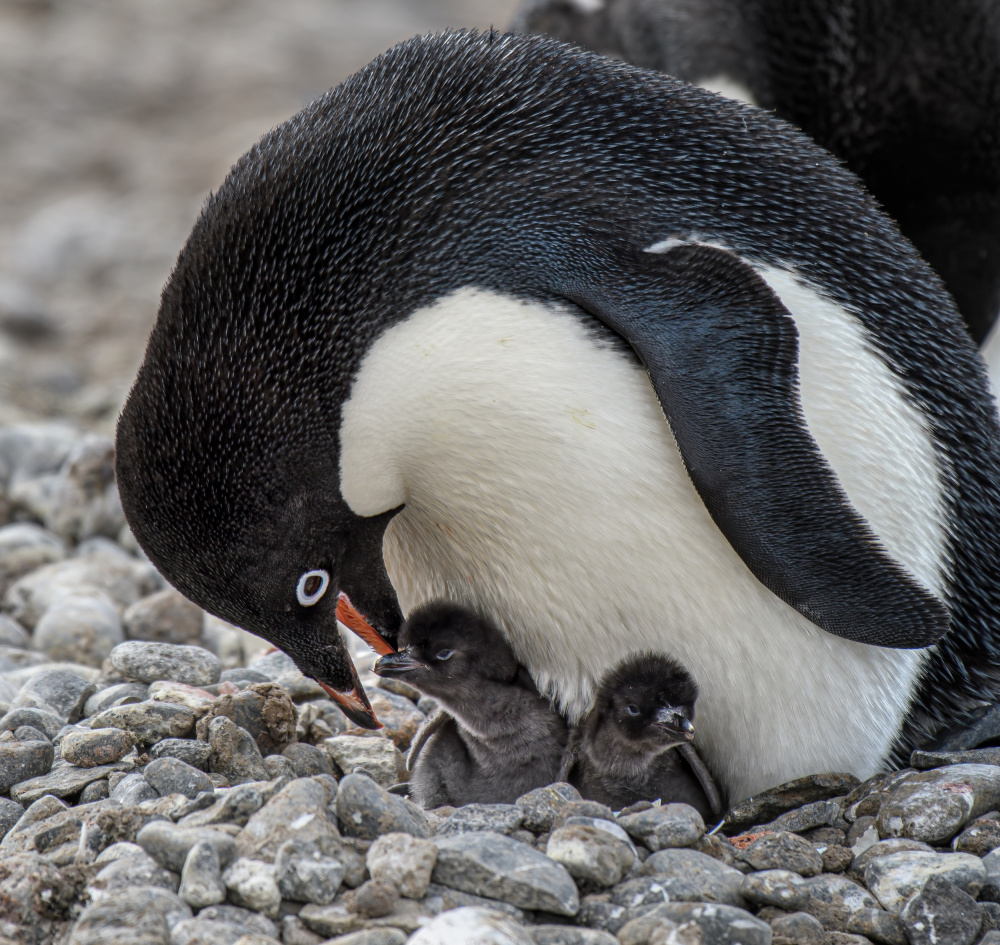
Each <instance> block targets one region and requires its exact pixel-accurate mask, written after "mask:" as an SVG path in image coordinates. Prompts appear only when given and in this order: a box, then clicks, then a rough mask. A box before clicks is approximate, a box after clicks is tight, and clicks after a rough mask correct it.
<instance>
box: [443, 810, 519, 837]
mask: <svg viewBox="0 0 1000 945" xmlns="http://www.w3.org/2000/svg"><path fill="white" fill-rule="evenodd" d="M523 821H524V812H523V811H522V810H521V808H520V807H518V806H517V805H516V804H465V805H463V806H462V807H459V808H458V809H457V810H456V811H455V813H454V814H452V815H451V816H450V817H449V818H448V819H447V820H446V821H444V823H442V824H440V825H439V826H438V828H437V830H436V831H435V835H436V836H438V837H451V836H454V835H455V834H459V833H472V832H473V831H480V830H492V831H493V832H494V833H502V834H508V835H509V834H511V833H513V832H514V831H515V830H517V829H518V827H520V826H521V824H522V823H523Z"/></svg>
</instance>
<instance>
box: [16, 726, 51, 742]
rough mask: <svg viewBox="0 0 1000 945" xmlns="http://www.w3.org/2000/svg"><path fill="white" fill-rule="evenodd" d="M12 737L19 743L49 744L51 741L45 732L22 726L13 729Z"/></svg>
mask: <svg viewBox="0 0 1000 945" xmlns="http://www.w3.org/2000/svg"><path fill="white" fill-rule="evenodd" d="M14 737H15V738H16V739H17V740H18V741H19V742H49V741H52V739H51V738H49V736H48V735H46V734H45V732H43V731H41V730H40V729H37V728H35V727H34V726H33V725H22V726H21V727H20V728H16V729H14Z"/></svg>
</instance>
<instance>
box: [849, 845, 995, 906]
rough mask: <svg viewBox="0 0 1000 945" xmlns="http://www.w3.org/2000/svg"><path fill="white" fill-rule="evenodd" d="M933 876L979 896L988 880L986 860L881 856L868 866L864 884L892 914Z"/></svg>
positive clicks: (959, 856)
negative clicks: (940, 877) (984, 863)
mask: <svg viewBox="0 0 1000 945" xmlns="http://www.w3.org/2000/svg"><path fill="white" fill-rule="evenodd" d="M931 876H942V877H944V878H945V879H947V880H948V881H949V882H951V883H954V884H955V885H956V886H958V887H959V889H962V890H964V891H965V892H967V893H969V894H970V895H971V896H976V895H978V894H979V890H980V889H982V887H983V886H984V885H985V884H986V878H987V874H986V867H985V866H984V865H983V861H982V860H981V859H980V858H979V857H978V856H972V854H970V853H925V852H923V851H919V850H918V851H915V852H910V851H905V852H902V853H891V854H889V855H888V856H883V857H879V858H878V859H877V860H872V861H871V862H870V863H869V864H868V866H867V867H865V883H866V884H867V886H868V888H869V889H870V890H871V891H872V893H873V894H874V895H875V897H876V898H877V899H878V901H879V902H880V903H881V904H882V907H883V908H884V909H885V910H886V911H887V912H891V913H892V914H893V915H898V914H899V912H900V910H901V909H902V908H903V906H904V905H905V904H906V901H907V900H908V899H909V898H910V896H912V895H913V894H914V893H915V892H917V890H919V889H920V888H921V887H922V886H923V885H924V883H925V882H927V880H929V879H930V877H931Z"/></svg>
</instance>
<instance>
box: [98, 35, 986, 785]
mask: <svg viewBox="0 0 1000 945" xmlns="http://www.w3.org/2000/svg"><path fill="white" fill-rule="evenodd" d="M998 434H1000V429H998V425H997V418H996V415H995V412H994V408H993V403H992V401H991V399H990V396H989V393H988V390H987V384H986V378H985V374H984V369H983V366H982V363H981V361H980V360H979V359H978V356H977V355H976V352H975V350H974V348H973V345H972V343H971V341H970V339H969V337H968V335H967V334H966V332H965V331H964V329H963V328H962V325H961V322H960V320H959V318H958V314H957V312H956V310H955V307H954V304H953V303H952V301H951V300H950V298H949V297H948V295H947V293H946V292H945V291H944V289H943V287H942V285H941V283H940V281H939V280H938V278H937V277H936V276H935V275H934V273H933V272H932V271H931V270H930V269H929V268H928V267H927V265H926V264H925V263H924V262H923V261H922V260H921V258H920V257H919V256H918V254H917V253H916V252H915V251H914V249H913V248H912V246H910V244H909V243H908V242H906V241H905V240H904V239H902V238H901V237H900V236H899V233H898V232H897V230H896V229H895V227H894V226H893V225H892V223H891V222H890V221H889V220H888V219H887V218H886V217H885V216H883V215H882V214H881V213H880V212H879V211H878V209H877V208H876V207H875V205H874V204H873V202H872V201H871V199H870V198H868V197H867V196H866V195H865V193H864V192H863V190H862V189H861V188H860V187H859V186H858V183H857V181H856V179H855V178H854V177H853V176H852V175H851V174H850V173H848V172H847V171H845V170H843V169H842V168H841V167H840V166H839V165H838V164H837V163H836V162H835V161H834V160H833V159H832V158H830V156H829V155H828V154H827V153H826V152H825V151H823V150H821V149H820V148H818V147H817V146H816V145H814V144H813V143H812V142H811V141H810V140H809V139H807V138H806V137H805V136H804V135H802V134H801V133H800V132H798V131H796V130H795V129H793V128H791V127H790V126H789V125H787V124H785V123H784V122H782V121H780V120H779V119H776V118H774V117H773V116H771V115H769V114H768V113H766V112H763V111H760V110H755V109H750V108H747V107H745V106H741V105H739V104H737V103H734V102H730V101H727V100H725V99H722V98H720V97H719V96H717V95H713V94H711V93H708V92H705V91H702V90H699V89H696V88H691V87H690V86H688V85H686V84H684V83H682V82H680V81H679V80H676V79H673V78H670V77H668V76H664V75H660V74H656V73H651V72H646V71H643V70H641V69H637V68H636V67H634V66H630V65H627V64H624V63H620V62H613V61H609V60H606V59H602V58H600V57H598V56H595V55H593V54H590V53H586V52H583V51H579V50H575V49H572V48H570V47H567V46H564V45H562V44H559V43H557V42H554V41H552V40H548V39H545V38H542V37H519V36H498V35H497V34H495V33H494V34H480V33H475V32H451V33H444V34H440V35H431V36H426V37H422V38H417V39H413V40H410V41H408V42H406V43H403V44H402V45H400V46H397V47H396V48H394V49H392V50H391V51H389V52H388V53H385V54H384V55H382V56H380V57H379V58H378V59H376V60H375V61H374V62H372V63H371V64H370V65H369V66H367V67H366V68H364V69H362V70H361V71H360V72H359V73H357V74H356V75H355V76H353V77H352V78H350V79H348V80H347V81H345V82H344V83H343V84H342V85H340V86H339V87H337V88H335V89H333V90H332V91H330V92H329V93H327V94H326V95H324V96H323V97H321V98H320V99H318V100H317V101H316V102H314V103H313V104H312V105H309V106H308V107H307V108H305V109H304V110H303V111H302V112H300V113H299V114H298V115H296V116H295V117H294V118H292V119H290V120H289V121H288V122H286V123H285V124H283V125H281V126H279V127H277V128H276V129H274V130H273V131H271V132H270V133H269V134H267V135H266V136H265V137H264V138H263V139H262V140H261V141H260V142H259V143H258V144H257V145H256V146H255V147H254V148H252V149H251V150H250V151H249V152H248V153H247V154H246V155H245V156H244V157H243V158H241V159H240V161H239V162H238V163H237V164H236V166H235V167H234V168H233V170H232V172H231V173H230V175H229V177H228V178H227V179H226V180H225V181H224V182H223V184H222V185H221V187H220V188H219V190H218V191H217V192H216V193H215V195H214V196H213V197H211V198H210V200H209V201H208V203H207V204H206V206H205V208H204V210H203V212H202V214H201V216H200V218H199V220H198V222H197V223H196V224H195V227H194V230H193V232H192V233H191V236H190V237H189V239H188V242H187V244H186V246H185V247H184V249H183V250H182V251H181V253H180V256H179V257H178V260H177V264H176V266H175V268H174V271H173V273H172V275H171V277H170V280H169V282H168V283H167V285H166V287H165V289H164V293H163V300H162V305H161V309H160V313H159V317H158V320H157V323H156V326H155V328H154V329H153V333H152V335H151V337H150V340H149V345H148V348H147V351H146V356H145V361H144V363H143V365H142V367H141V369H140V371H139V375H138V377H137V379H136V381H135V385H134V387H133V389H132V392H131V394H130V396H129V399H128V402H127V404H126V407H125V410H124V412H123V414H122V417H121V419H120V422H119V427H118V440H117V444H118V451H117V464H118V476H119V487H120V491H121V496H122V503H123V508H124V510H125V514H126V516H127V519H128V521H129V523H130V526H131V527H132V529H133V531H134V533H135V535H136V538H137V539H138V541H139V543H140V544H141V546H142V547H143V549H144V550H145V551H146V553H147V554H148V555H149V557H150V558H151V560H152V561H153V563H154V564H155V565H156V566H157V567H158V568H159V569H160V570H161V571H162V573H163V574H164V575H165V576H166V577H167V578H168V580H170V581H171V582H172V583H173V584H174V585H175V586H176V587H178V588H179V589H180V590H181V591H182V592H183V593H185V594H186V595H187V596H189V597H190V598H191V599H193V600H195V601H197V602H198V603H199V604H200V605H201V606H202V607H204V608H205V609H207V610H209V611H210V612H212V613H215V614H218V615H219V616H221V617H223V618H224V619H226V620H229V621H230V622H232V623H235V624H237V625H238V626H241V627H244V628H246V629H248V630H251V631H253V632H255V633H258V634H260V635H261V636H264V637H266V638H267V639H269V640H270V641H272V642H273V643H274V644H276V645H277V646H280V647H281V648H282V649H284V650H285V651H286V652H287V653H288V654H289V655H290V656H291V657H292V658H293V659H294V660H295V662H296V663H297V665H298V666H299V667H300V668H301V669H302V671H303V672H304V673H306V674H308V675H310V676H313V677H315V678H316V679H318V680H320V681H321V682H323V683H324V684H325V685H326V686H327V687H328V689H329V690H331V691H333V692H334V693H337V694H338V695H339V696H340V697H341V698H342V699H343V700H346V701H347V707H348V710H349V711H351V712H352V713H354V716H355V717H356V718H358V719H361V720H362V721H367V722H368V724H376V723H375V721H374V718H373V716H372V714H371V712H370V709H368V710H367V711H366V707H365V706H364V705H363V703H362V701H361V695H360V686H359V685H358V683H357V677H356V675H355V674H354V671H353V667H352V666H351V664H350V660H349V658H348V656H347V653H346V649H345V646H344V644H343V642H342V641H341V639H340V637H339V634H338V633H337V629H336V627H337V625H336V607H337V601H338V599H339V598H338V592H343V593H346V594H347V596H348V597H349V599H350V601H351V602H352V604H353V605H354V607H355V608H356V609H357V610H358V611H359V612H360V614H361V615H362V616H363V617H364V618H366V619H367V620H368V621H369V622H370V623H371V625H372V626H373V627H374V628H375V629H376V630H377V631H378V633H379V634H381V636H382V637H383V638H384V639H385V641H386V645H387V646H391V645H393V644H395V642H396V635H397V633H398V629H399V626H400V623H401V621H402V617H403V614H404V613H408V612H410V611H411V610H412V609H413V608H414V607H416V606H417V605H419V604H420V603H423V602H425V601H429V600H434V599H439V598H444V599H450V600H455V601H457V602H460V603H463V604H465V605H467V606H469V607H471V608H473V609H474V610H475V611H476V612H477V613H481V614H483V615H485V616H487V617H488V618H489V619H491V620H492V621H493V622H494V623H496V624H497V626H499V627H500V629H501V631H502V632H503V634H504V636H505V637H506V639H507V641H508V642H509V644H510V645H511V647H512V649H513V651H514V654H515V656H516V657H517V659H518V661H519V662H520V663H522V664H523V665H524V666H526V667H527V669H528V670H529V672H530V673H531V676H532V678H533V679H534V680H535V682H536V683H537V684H538V686H539V688H540V690H541V691H542V692H544V693H545V694H547V695H552V696H554V698H555V699H556V702H557V706H558V707H559V708H560V709H561V710H562V711H563V712H564V713H565V714H567V715H568V717H569V718H570V720H571V721H574V722H575V721H576V720H577V719H578V718H579V717H580V716H581V715H582V714H583V713H584V712H585V711H586V710H587V708H588V707H589V706H590V704H591V702H592V699H593V695H594V691H595V686H596V683H597V681H598V680H599V679H600V678H601V676H602V675H603V674H604V672H605V671H606V670H607V669H608V667H609V665H610V664H611V663H613V662H614V660H615V659H616V658H617V656H618V655H619V654H621V653H627V652H636V651H641V650H653V651H658V652H668V653H671V654H673V655H674V656H676V658H677V659H678V660H679V661H680V662H681V663H682V664H683V665H684V666H686V667H687V668H688V669H689V670H690V672H691V673H692V675H693V676H694V677H695V679H697V680H698V685H699V688H700V692H701V695H700V698H699V750H700V752H701V754H702V756H703V757H704V758H705V760H706V762H707V763H708V764H709V766H710V768H711V769H712V771H713V773H714V774H715V775H716V777H717V778H718V779H719V781H720V784H721V786H722V787H723V789H724V790H725V791H726V793H727V794H728V797H729V800H730V801H731V802H733V803H735V802H738V801H739V800H740V799H742V798H743V797H746V796H747V795H749V794H751V793H752V792H754V791H757V790H760V789H763V788H766V787H768V786H771V785H774V784H777V783H780V782H783V781H787V780H790V779H792V778H795V777H798V776H800V775H805V774H808V773H812V772H817V771H850V772H853V773H854V774H856V775H857V776H859V777H866V776H868V775H870V774H872V773H873V772H874V771H876V770H878V769H879V768H880V767H881V766H882V765H884V764H885V763H886V761H887V759H888V758H889V757H890V756H892V755H893V753H894V752H896V753H905V752H906V751H907V750H909V749H910V748H911V747H913V746H916V745H924V744H929V743H931V742H932V741H933V740H934V739H935V738H936V737H937V735H938V733H939V732H940V731H941V730H942V729H943V727H945V726H946V725H959V724H962V722H963V720H964V719H965V718H967V717H968V716H969V713H970V712H972V711H974V710H975V708H977V707H978V706H980V705H981V704H982V703H983V702H984V701H991V700H992V699H994V697H995V695H996V693H997V689H998V688H1000V687H998V680H997V675H998V665H997V664H998V646H997V618H998V611H1000V606H998V604H1000V601H998V595H1000V574H998V562H1000V548H998V547H997V544H998V537H997V536H1000V509H998V503H1000V499H998V493H997V489H996V486H995V483H996V482H997V481H998V480H1000V462H998V459H1000V457H998V452H997V450H998V447H997V444H998V442H1000V436H998ZM935 643H936V644H937V646H936V647H933V648H930V647H931V645H932V644H935Z"/></svg>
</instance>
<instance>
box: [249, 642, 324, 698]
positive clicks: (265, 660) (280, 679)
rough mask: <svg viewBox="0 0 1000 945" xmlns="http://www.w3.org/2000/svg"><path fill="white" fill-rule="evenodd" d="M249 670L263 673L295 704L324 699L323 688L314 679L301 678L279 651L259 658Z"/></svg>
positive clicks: (295, 667) (292, 664) (285, 655)
mask: <svg viewBox="0 0 1000 945" xmlns="http://www.w3.org/2000/svg"><path fill="white" fill-rule="evenodd" d="M250 668H251V669H253V670H255V671H256V672H258V673H263V674H264V675H265V676H266V677H267V678H268V679H269V680H270V681H271V682H273V683H277V684H278V685H279V686H281V687H282V689H284V690H285V691H286V692H287V693H288V695H289V696H290V697H291V698H292V699H293V700H294V701H296V702H297V701H298V700H300V699H309V698H316V697H317V696H322V697H323V698H326V693H325V692H324V691H323V687H322V686H320V684H319V683H318V682H316V680H315V679H310V678H309V677H308V676H303V675H302V673H301V672H300V671H299V668H298V667H297V666H296V665H295V663H294V662H293V660H292V658H291V657H290V656H288V655H287V654H285V653H282V652H281V650H276V651H275V652H273V653H268V654H267V655H266V656H262V657H260V659H258V660H255V661H254V662H253V664H252V665H251V666H250Z"/></svg>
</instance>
